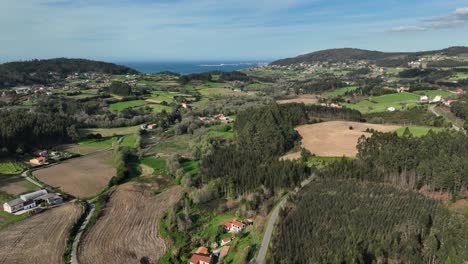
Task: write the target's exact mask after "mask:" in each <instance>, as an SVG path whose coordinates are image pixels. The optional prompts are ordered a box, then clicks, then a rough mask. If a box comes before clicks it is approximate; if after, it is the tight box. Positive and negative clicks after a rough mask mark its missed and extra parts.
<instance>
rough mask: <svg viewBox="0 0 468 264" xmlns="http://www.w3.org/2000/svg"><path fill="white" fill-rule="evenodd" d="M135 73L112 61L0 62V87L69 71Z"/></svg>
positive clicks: (58, 76) (53, 77) (42, 80)
mask: <svg viewBox="0 0 468 264" xmlns="http://www.w3.org/2000/svg"><path fill="white" fill-rule="evenodd" d="M75 72H78V73H86V72H95V73H108V74H136V73H138V71H136V70H134V69H131V68H128V67H125V66H121V65H116V64H113V63H107V62H101V61H92V60H85V59H66V58H57V59H48V60H31V61H18V62H8V63H4V64H0V87H12V86H16V85H31V84H48V83H51V82H54V81H57V80H60V79H61V78H64V77H66V76H67V75H68V74H70V73H75Z"/></svg>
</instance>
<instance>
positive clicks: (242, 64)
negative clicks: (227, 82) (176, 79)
mask: <svg viewBox="0 0 468 264" xmlns="http://www.w3.org/2000/svg"><path fill="white" fill-rule="evenodd" d="M114 63H116V64H120V65H124V66H127V67H130V68H133V69H135V70H137V71H140V72H142V73H158V72H164V71H170V72H175V73H179V74H192V73H202V72H209V71H225V72H230V71H237V70H242V69H247V68H252V67H256V66H259V65H265V64H267V63H269V62H267V61H172V62H171V61H155V62H151V61H120V62H114Z"/></svg>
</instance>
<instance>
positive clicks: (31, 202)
mask: <svg viewBox="0 0 468 264" xmlns="http://www.w3.org/2000/svg"><path fill="white" fill-rule="evenodd" d="M43 203H45V204H47V205H48V206H52V205H57V204H61V203H63V198H62V196H60V194H57V193H48V192H47V190H39V191H36V192H32V193H26V194H23V195H20V197H19V198H17V199H14V200H11V201H8V202H6V203H4V204H3V210H4V211H5V212H8V213H16V212H19V211H23V210H28V209H31V208H35V207H37V206H39V205H40V204H43Z"/></svg>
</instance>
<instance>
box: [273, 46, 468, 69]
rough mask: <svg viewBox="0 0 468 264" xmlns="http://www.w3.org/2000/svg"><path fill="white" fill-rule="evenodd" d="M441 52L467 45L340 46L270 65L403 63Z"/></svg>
mask: <svg viewBox="0 0 468 264" xmlns="http://www.w3.org/2000/svg"><path fill="white" fill-rule="evenodd" d="M434 54H441V55H447V56H455V55H459V54H468V47H450V48H447V49H442V50H433V51H421V52H382V51H373V50H363V49H353V48H341V49H327V50H321V51H316V52H312V53H307V54H303V55H299V56H297V57H294V58H286V59H281V60H277V61H274V62H272V63H271V64H272V65H281V66H285V65H292V64H299V63H317V62H348V61H357V60H368V61H373V62H376V63H377V64H389V63H390V64H394V65H396V66H399V65H398V64H404V63H406V62H408V61H410V60H413V59H415V58H417V57H419V56H423V55H434Z"/></svg>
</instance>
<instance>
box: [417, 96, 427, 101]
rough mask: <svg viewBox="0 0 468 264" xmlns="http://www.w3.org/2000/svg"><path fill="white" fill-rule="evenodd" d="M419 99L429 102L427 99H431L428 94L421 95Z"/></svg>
mask: <svg viewBox="0 0 468 264" xmlns="http://www.w3.org/2000/svg"><path fill="white" fill-rule="evenodd" d="M419 101H421V102H427V101H429V97H427V95H423V96H421V97H419Z"/></svg>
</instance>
